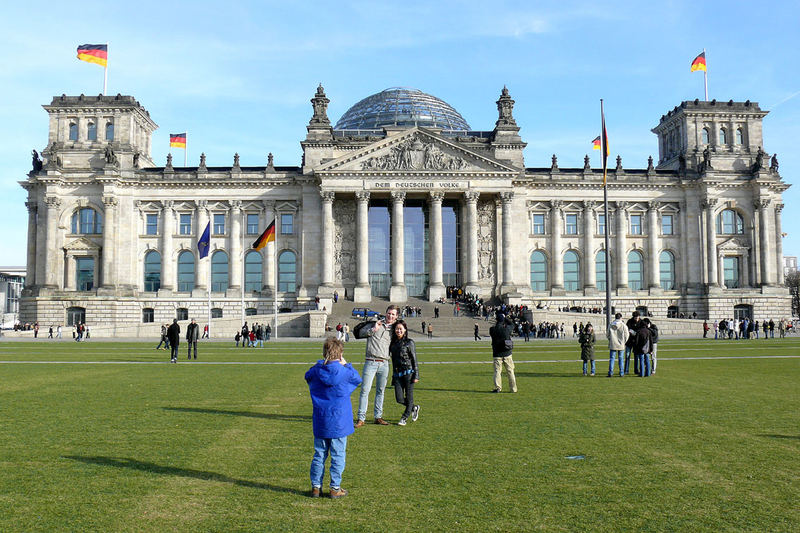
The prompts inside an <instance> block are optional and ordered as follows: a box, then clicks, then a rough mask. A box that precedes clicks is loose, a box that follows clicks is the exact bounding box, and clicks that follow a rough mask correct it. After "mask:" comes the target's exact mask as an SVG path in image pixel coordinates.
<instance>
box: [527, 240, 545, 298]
mask: <svg viewBox="0 0 800 533" xmlns="http://www.w3.org/2000/svg"><path fill="white" fill-rule="evenodd" d="M531 290H533V291H534V292H542V291H546V290H547V256H545V255H544V253H543V252H540V251H539V250H536V251H535V252H533V253H532V254H531Z"/></svg>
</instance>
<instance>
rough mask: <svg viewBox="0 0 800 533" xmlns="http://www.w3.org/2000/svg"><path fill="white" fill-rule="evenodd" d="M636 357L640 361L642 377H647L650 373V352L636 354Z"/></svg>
mask: <svg viewBox="0 0 800 533" xmlns="http://www.w3.org/2000/svg"><path fill="white" fill-rule="evenodd" d="M636 359H637V360H638V361H639V369H640V370H641V373H640V374H639V375H640V376H641V377H643V378H645V377H647V376H649V375H650V354H646V353H644V354H639V355H637V356H636Z"/></svg>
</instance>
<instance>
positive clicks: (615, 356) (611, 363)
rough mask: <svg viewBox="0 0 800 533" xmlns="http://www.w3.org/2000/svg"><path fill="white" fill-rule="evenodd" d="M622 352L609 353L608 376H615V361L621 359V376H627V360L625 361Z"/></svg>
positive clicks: (610, 351) (611, 351)
mask: <svg viewBox="0 0 800 533" xmlns="http://www.w3.org/2000/svg"><path fill="white" fill-rule="evenodd" d="M623 357H624V356H623V355H622V350H609V351H608V375H609V376H613V375H614V360H615V359H619V375H620V377H622V376H624V375H625V362H624V361H625V360H624V359H623Z"/></svg>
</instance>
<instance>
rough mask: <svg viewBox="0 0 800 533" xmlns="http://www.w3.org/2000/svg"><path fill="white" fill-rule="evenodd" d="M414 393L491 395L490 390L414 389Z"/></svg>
mask: <svg viewBox="0 0 800 533" xmlns="http://www.w3.org/2000/svg"><path fill="white" fill-rule="evenodd" d="M414 390H415V391H426V392H427V391H431V392H468V393H470V394H491V393H492V390H491V389H486V390H473V389H429V388H428V387H414Z"/></svg>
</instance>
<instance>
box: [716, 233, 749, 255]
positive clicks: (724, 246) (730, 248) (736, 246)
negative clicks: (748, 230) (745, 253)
mask: <svg viewBox="0 0 800 533" xmlns="http://www.w3.org/2000/svg"><path fill="white" fill-rule="evenodd" d="M717 248H719V250H721V251H723V252H734V251H736V252H738V251H742V250H749V249H750V246H749V245H748V244H747V243H746V242H744V241H743V240H742V239H740V238H737V237H731V238H730V239H728V240H727V241H725V242H722V243H720V244H719V245H718V246H717Z"/></svg>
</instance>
